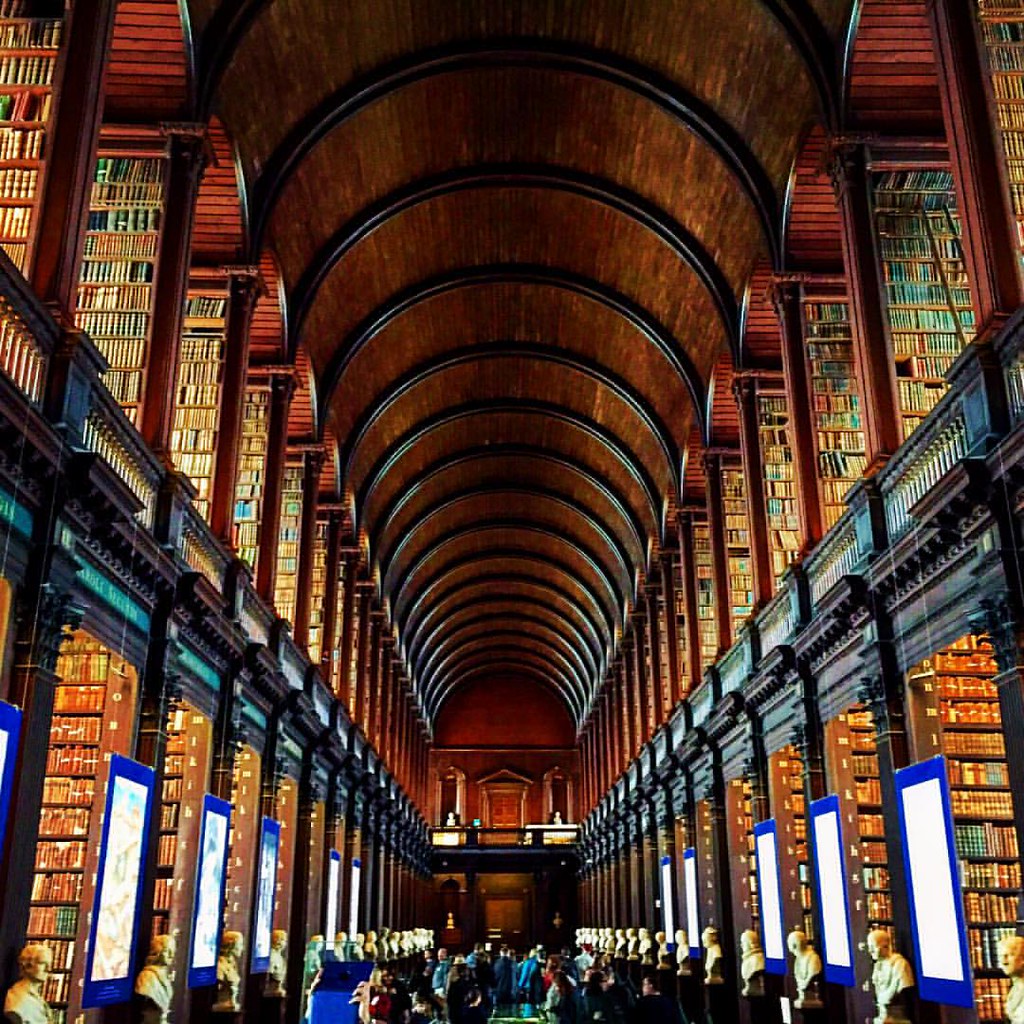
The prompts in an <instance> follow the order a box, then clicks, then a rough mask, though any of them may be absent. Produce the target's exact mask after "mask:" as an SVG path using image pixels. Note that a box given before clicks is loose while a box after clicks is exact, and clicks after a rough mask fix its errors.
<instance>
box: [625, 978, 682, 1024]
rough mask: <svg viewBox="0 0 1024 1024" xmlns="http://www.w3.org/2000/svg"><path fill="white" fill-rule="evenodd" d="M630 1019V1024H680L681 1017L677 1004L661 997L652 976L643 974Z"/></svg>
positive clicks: (672, 1000) (665, 997)
mask: <svg viewBox="0 0 1024 1024" xmlns="http://www.w3.org/2000/svg"><path fill="white" fill-rule="evenodd" d="M630 1019H631V1021H632V1024H682V1020H683V1017H682V1013H681V1011H680V1008H679V1003H678V1002H676V1000H674V999H670V998H669V997H668V996H664V995H662V994H661V993H660V992H659V991H658V986H657V983H656V981H655V979H654V977H653V975H650V974H645V975H644V977H643V980H642V981H641V982H640V998H639V999H638V1000H637V1001H636V1005H635V1006H634V1007H633V1012H632V1015H631V1018H630Z"/></svg>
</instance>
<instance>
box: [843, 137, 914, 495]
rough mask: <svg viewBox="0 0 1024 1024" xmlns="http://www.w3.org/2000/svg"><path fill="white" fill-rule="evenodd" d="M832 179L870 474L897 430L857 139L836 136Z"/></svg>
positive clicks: (862, 153) (890, 448) (863, 151)
mask: <svg viewBox="0 0 1024 1024" xmlns="http://www.w3.org/2000/svg"><path fill="white" fill-rule="evenodd" d="M833 181H834V184H835V188H836V193H837V199H838V203H839V213H840V216H841V219H842V227H843V232H842V243H843V261H844V263H845V264H846V275H847V277H848V279H849V283H850V331H851V333H852V335H853V350H854V356H855V359H856V366H857V378H858V380H859V381H860V385H861V388H862V394H861V398H862V401H863V406H862V411H863V415H864V432H865V440H866V442H867V458H868V469H867V475H870V474H871V473H873V472H874V471H876V470H877V469H879V468H881V467H882V466H883V465H884V464H885V463H886V461H887V460H888V459H889V457H890V456H891V455H892V454H893V452H895V451H896V449H897V448H898V447H899V444H900V441H901V440H902V437H903V429H902V420H901V417H900V406H899V399H898V397H897V393H896V371H895V367H894V363H893V354H892V341H891V339H890V337H889V329H888V322H887V318H886V306H885V298H884V292H883V288H884V285H883V283H882V278H881V273H882V270H881V266H882V263H881V259H880V258H879V254H878V248H877V245H876V244H875V230H874V225H873V224H872V214H871V196H870V189H869V183H868V170H867V147H866V146H865V145H864V144H863V143H858V142H855V141H843V140H840V141H838V142H836V143H835V144H834V145H833Z"/></svg>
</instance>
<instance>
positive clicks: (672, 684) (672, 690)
mask: <svg viewBox="0 0 1024 1024" xmlns="http://www.w3.org/2000/svg"><path fill="white" fill-rule="evenodd" d="M669 529H671V525H670V527H669ZM660 564H661V592H662V594H664V595H665V617H664V628H665V630H666V635H665V649H666V651H667V652H668V664H667V665H666V666H665V675H666V689H667V691H668V695H669V696H668V710H669V714H671V713H672V709H673V708H675V706H676V704H678V703H679V701H681V700H682V699H683V698H684V697H685V696H686V694H685V693H684V692H683V680H682V675H681V673H680V671H679V660H680V659H679V619H678V617H677V614H676V607H677V604H678V597H677V588H676V583H677V580H676V567H675V559H674V553H673V552H672V551H662V553H661V558H660Z"/></svg>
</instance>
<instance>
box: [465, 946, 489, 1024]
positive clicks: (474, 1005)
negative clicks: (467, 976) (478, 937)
mask: <svg viewBox="0 0 1024 1024" xmlns="http://www.w3.org/2000/svg"><path fill="white" fill-rule="evenodd" d="M477 962H478V963H479V956H478V958H477ZM460 1019H461V1021H462V1024H487V1011H486V1010H485V1009H484V1004H483V993H481V991H480V989H478V988H477V987H476V986H475V985H474V986H470V988H469V990H468V991H467V992H466V999H465V1005H464V1006H463V1008H462V1014H461V1015H460Z"/></svg>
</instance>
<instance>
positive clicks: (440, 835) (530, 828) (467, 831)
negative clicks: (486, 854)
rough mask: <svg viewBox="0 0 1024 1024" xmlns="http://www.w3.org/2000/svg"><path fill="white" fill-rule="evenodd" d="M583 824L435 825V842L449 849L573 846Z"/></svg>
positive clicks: (433, 841) (434, 844) (433, 842)
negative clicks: (517, 825) (513, 825)
mask: <svg viewBox="0 0 1024 1024" xmlns="http://www.w3.org/2000/svg"><path fill="white" fill-rule="evenodd" d="M579 834H580V827H579V825H571V824H564V825H527V826H526V827H525V828H483V827H481V826H478V825H468V826H467V825H454V826H452V825H449V826H442V827H439V828H433V829H431V832H430V842H431V845H433V846H436V847H443V848H445V849H451V848H453V847H454V848H458V849H470V850H477V849H480V848H481V847H505V848H510V847H517V848H521V847H529V848H533V847H537V846H571V845H573V844H574V843H576V842H578V841H579Z"/></svg>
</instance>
